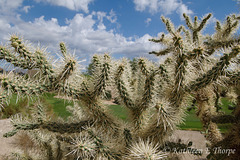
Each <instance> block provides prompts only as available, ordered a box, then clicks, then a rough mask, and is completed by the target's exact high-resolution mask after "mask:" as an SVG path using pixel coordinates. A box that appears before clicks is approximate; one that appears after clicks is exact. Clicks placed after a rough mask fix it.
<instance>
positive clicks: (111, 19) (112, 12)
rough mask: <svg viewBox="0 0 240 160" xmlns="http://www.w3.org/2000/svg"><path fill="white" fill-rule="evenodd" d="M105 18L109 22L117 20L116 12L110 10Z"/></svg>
mask: <svg viewBox="0 0 240 160" xmlns="http://www.w3.org/2000/svg"><path fill="white" fill-rule="evenodd" d="M107 19H108V20H109V21H110V22H111V23H116V22H117V15H116V13H115V12H114V11H113V10H111V11H110V13H109V15H108V16H107Z"/></svg>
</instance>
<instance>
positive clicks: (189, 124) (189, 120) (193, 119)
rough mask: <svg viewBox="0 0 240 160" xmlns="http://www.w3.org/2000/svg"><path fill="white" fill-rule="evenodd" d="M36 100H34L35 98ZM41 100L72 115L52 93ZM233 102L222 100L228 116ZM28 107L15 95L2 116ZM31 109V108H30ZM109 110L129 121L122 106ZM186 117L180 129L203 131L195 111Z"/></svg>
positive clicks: (57, 112) (60, 113) (63, 114)
mask: <svg viewBox="0 0 240 160" xmlns="http://www.w3.org/2000/svg"><path fill="white" fill-rule="evenodd" d="M33 99H34V98H33ZM41 99H42V101H43V103H44V105H45V106H47V108H48V110H52V112H53V113H54V115H55V116H60V117H62V118H64V119H66V118H67V117H68V116H70V115H71V113H69V112H68V111H67V110H66V106H68V105H70V106H73V103H72V102H69V101H67V100H63V99H58V98H55V97H54V94H51V93H45V94H43V95H42V96H41ZM33 103H34V102H33V101H31V102H30V103H29V106H32V105H33ZM230 104H231V102H229V101H228V100H227V99H226V98H223V99H222V105H221V107H222V110H221V111H223V112H225V113H226V114H231V112H232V111H231V110H228V105H230ZM26 105H27V100H26V99H23V100H20V101H19V102H18V103H17V104H16V95H13V97H12V99H11V102H10V105H9V106H8V107H6V109H5V116H2V118H8V117H9V116H7V115H12V114H15V113H18V112H22V113H24V114H27V113H29V110H28V109H26V107H23V106H26ZM28 108H30V107H28ZM108 108H109V110H110V111H111V112H112V113H113V115H114V116H117V117H118V118H120V119H122V120H124V121H128V110H127V109H126V108H125V107H122V106H121V105H109V106H108ZM186 114H187V115H186V117H185V121H184V124H181V125H180V126H179V128H180V129H182V130H197V131H201V130H202V124H201V122H200V120H199V118H198V117H197V116H196V114H195V110H191V111H189V112H188V111H187V112H186ZM218 126H219V128H220V130H221V132H223V133H224V132H226V131H227V130H228V129H229V128H230V127H231V124H218Z"/></svg>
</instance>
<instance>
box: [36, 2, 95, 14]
mask: <svg viewBox="0 0 240 160" xmlns="http://www.w3.org/2000/svg"><path fill="white" fill-rule="evenodd" d="M35 1H36V2H44V3H50V4H52V5H56V6H61V7H66V8H68V9H70V10H75V11H80V10H82V11H84V12H86V13H88V11H89V10H88V5H89V4H90V3H91V2H93V0H35Z"/></svg>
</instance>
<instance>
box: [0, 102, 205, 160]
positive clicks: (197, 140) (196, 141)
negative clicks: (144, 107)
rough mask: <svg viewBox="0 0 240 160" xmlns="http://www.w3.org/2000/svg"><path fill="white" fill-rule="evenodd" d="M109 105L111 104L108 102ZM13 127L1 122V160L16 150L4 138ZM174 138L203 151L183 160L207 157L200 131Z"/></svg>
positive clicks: (183, 155) (186, 155)
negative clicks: (199, 154) (189, 143)
mask: <svg viewBox="0 0 240 160" xmlns="http://www.w3.org/2000/svg"><path fill="white" fill-rule="evenodd" d="M108 104H111V103H110V102H108ZM11 130H12V126H11V122H10V119H3V120H0V160H1V159H2V158H1V156H3V155H8V154H10V153H11V152H14V151H15V150H16V149H15V148H14V146H13V143H14V137H11V138H4V137H3V134H4V133H6V132H8V131H11ZM173 138H174V139H176V141H177V140H178V139H181V141H182V142H184V143H188V142H189V141H192V142H193V146H192V147H193V148H195V149H198V150H201V151H202V152H203V155H202V156H193V155H192V154H189V153H188V152H187V151H186V152H184V151H182V153H180V152H179V153H177V154H178V155H179V156H180V157H181V159H182V160H200V159H201V160H203V159H204V158H205V157H206V155H207V154H206V139H205V138H204V136H203V135H202V134H201V133H200V132H199V131H183V130H177V131H176V132H175V133H174V135H173Z"/></svg>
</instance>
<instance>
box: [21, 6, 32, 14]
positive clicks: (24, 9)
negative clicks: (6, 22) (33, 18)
mask: <svg viewBox="0 0 240 160" xmlns="http://www.w3.org/2000/svg"><path fill="white" fill-rule="evenodd" d="M31 8H32V6H24V7H23V11H24V12H25V13H28V11H29V9H31Z"/></svg>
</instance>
